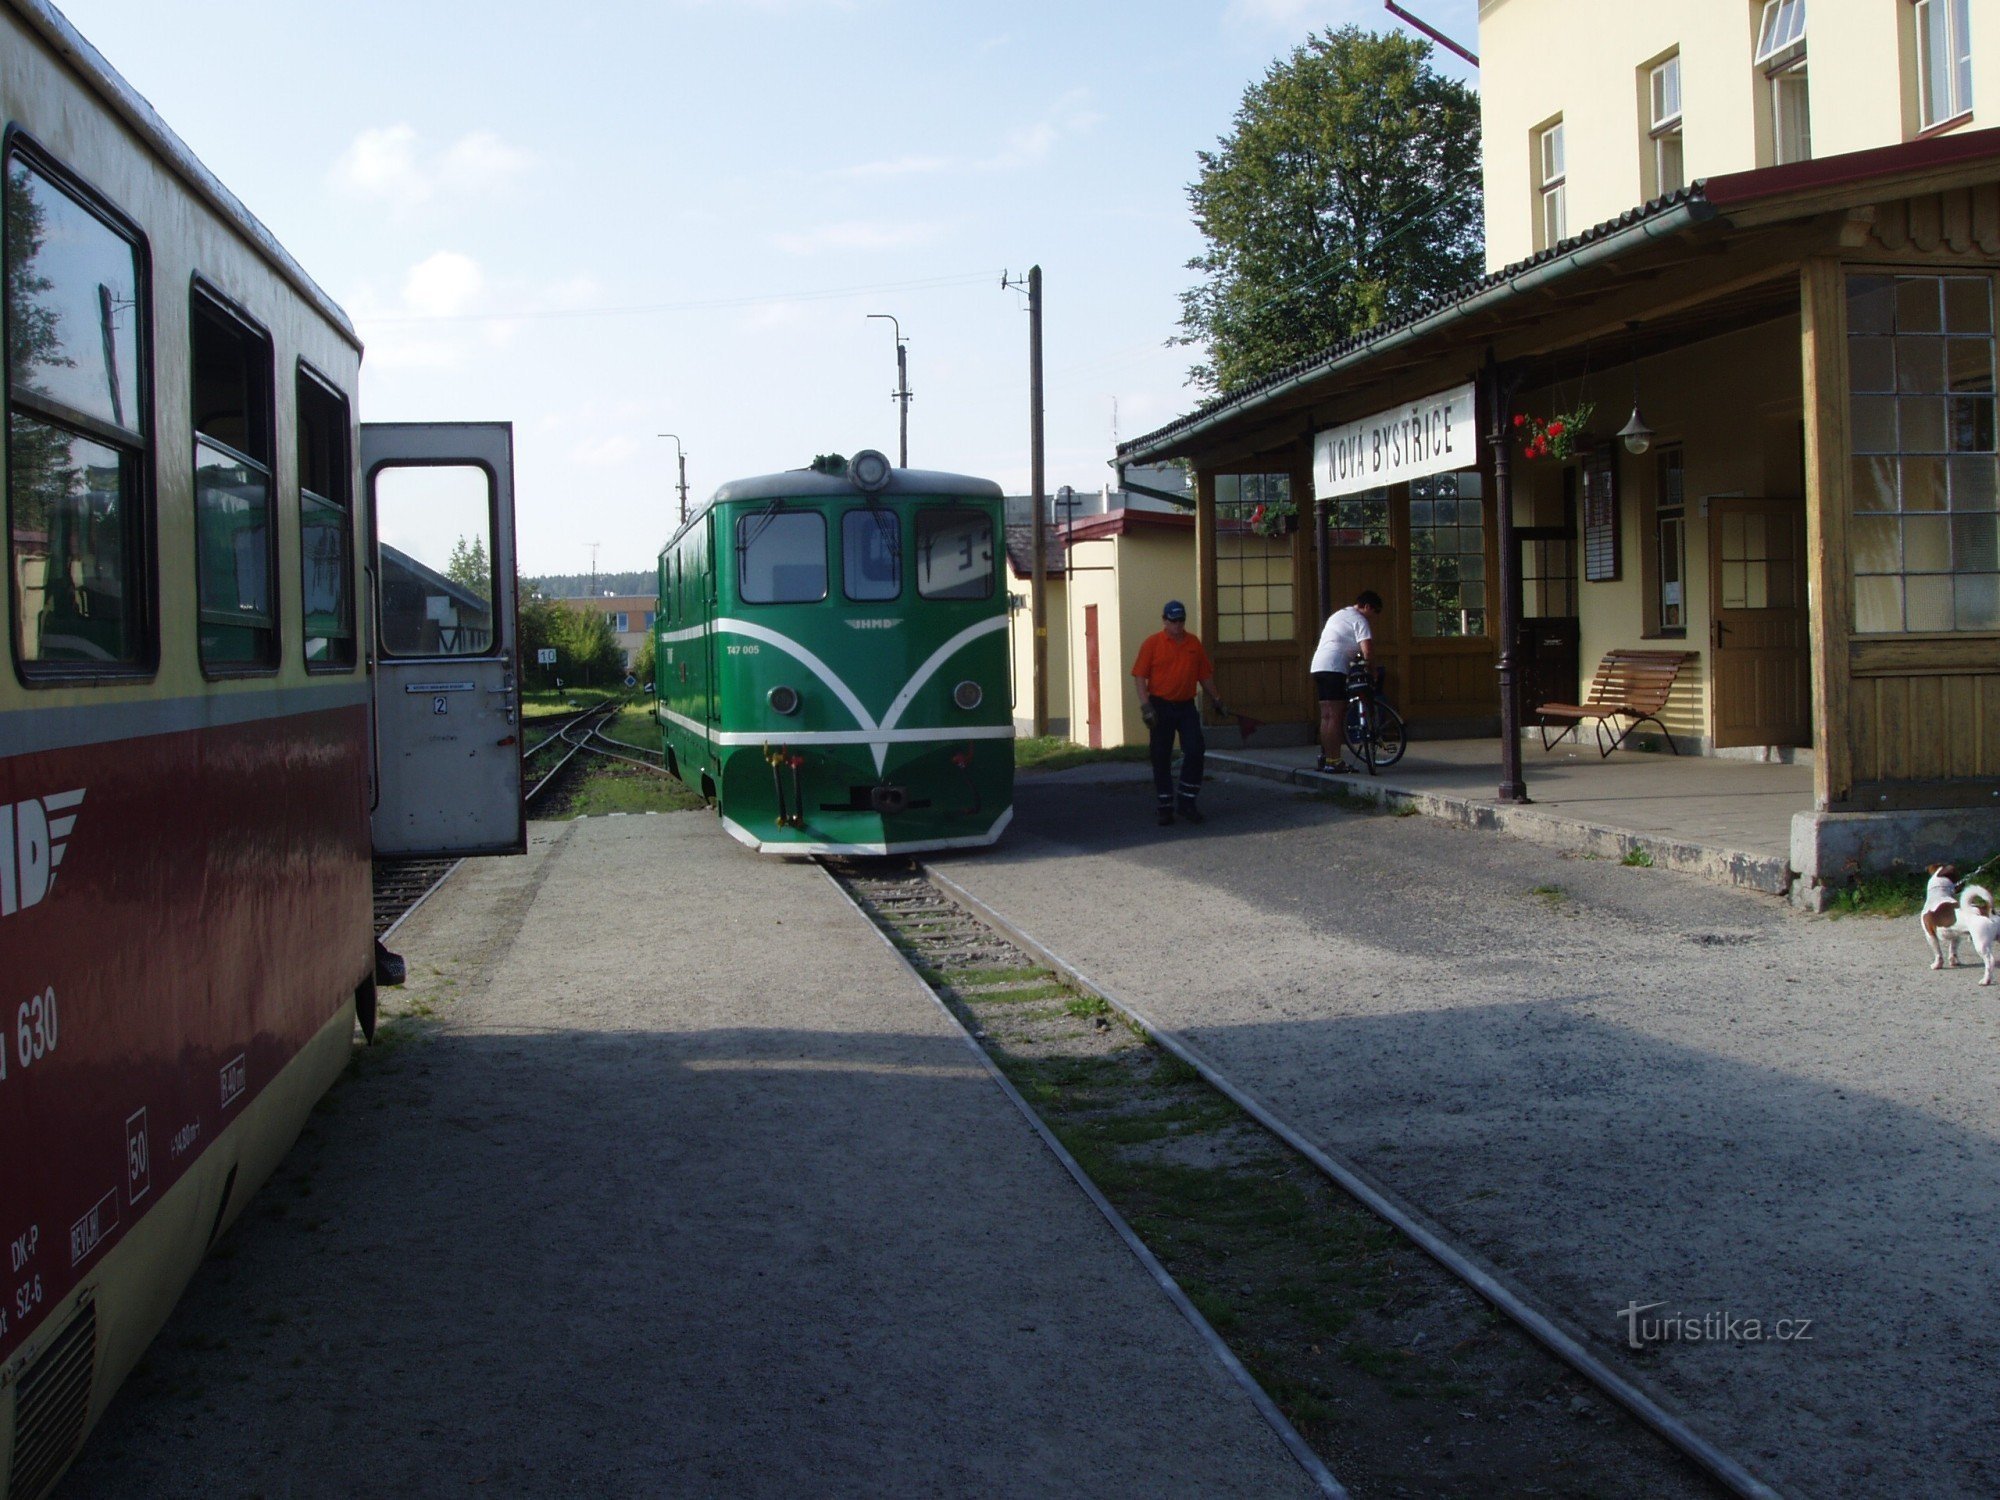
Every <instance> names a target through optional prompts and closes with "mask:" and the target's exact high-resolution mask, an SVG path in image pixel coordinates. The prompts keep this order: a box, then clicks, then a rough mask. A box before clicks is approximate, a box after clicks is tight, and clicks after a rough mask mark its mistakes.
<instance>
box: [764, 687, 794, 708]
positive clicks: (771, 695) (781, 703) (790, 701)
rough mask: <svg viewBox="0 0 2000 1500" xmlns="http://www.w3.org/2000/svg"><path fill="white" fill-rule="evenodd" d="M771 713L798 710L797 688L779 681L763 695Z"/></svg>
mask: <svg viewBox="0 0 2000 1500" xmlns="http://www.w3.org/2000/svg"><path fill="white" fill-rule="evenodd" d="M764 696H765V698H766V700H767V701H768V702H769V703H770V705H771V711H772V712H773V713H780V714H795V713H797V712H798V711H799V690H798V689H797V688H791V687H786V686H785V685H784V684H783V683H779V684H778V685H777V686H776V687H774V688H772V689H771V691H770V692H768V693H766V694H765V695H764Z"/></svg>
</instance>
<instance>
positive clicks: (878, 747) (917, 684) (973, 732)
mask: <svg viewBox="0 0 2000 1500" xmlns="http://www.w3.org/2000/svg"><path fill="white" fill-rule="evenodd" d="M1006 628H1007V617H1006V616H1005V615H995V616H994V617H993V618H992V619H990V620H981V621H979V622H978V623H977V624H973V625H968V626H966V627H965V629H963V630H961V631H959V632H958V634H957V635H954V636H953V637H952V638H951V639H950V640H948V641H946V642H945V643H944V644H943V645H942V646H940V647H938V648H937V650H935V651H933V652H932V653H931V654H930V656H929V657H927V658H926V659H925V661H924V663H923V665H922V666H920V667H918V668H917V670H916V671H914V672H912V673H911V674H910V677H909V680H908V681H907V682H905V683H904V684H903V686H902V689H901V690H900V691H899V692H898V693H897V694H896V696H895V698H894V699H892V700H891V701H890V704H889V708H888V711H887V712H886V713H884V714H883V716H882V718H881V719H880V720H879V721H878V720H876V718H875V717H874V716H873V715H872V714H870V713H869V712H868V710H867V709H866V708H865V707H863V706H862V702H861V699H860V697H859V696H858V695H857V694H856V693H855V691H854V689H852V688H851V687H849V686H848V685H847V684H846V683H845V682H844V681H842V680H841V677H840V674H839V673H838V672H836V671H834V670H833V668H832V667H830V666H828V665H827V664H826V663H825V662H824V661H821V660H820V658H819V657H818V656H816V655H814V654H813V653H812V652H811V651H809V650H807V649H806V648H805V647H804V646H801V645H800V644H799V643H798V642H797V641H795V640H793V639H792V638H791V637H790V636H787V635H784V634H782V633H781V632H779V631H776V630H773V629H771V628H770V627H769V626H768V625H759V624H756V623H755V622H754V621H751V620H737V619H730V618H724V619H720V620H717V621H716V622H715V625H714V630H715V633H716V634H717V635H742V636H748V637H749V638H750V639H751V640H753V641H762V642H764V643H766V644H768V645H772V646H776V647H777V648H778V649H779V650H780V651H784V652H786V653H788V654H789V655H791V656H792V657H794V658H795V659H796V660H797V661H798V662H799V663H800V664H801V665H802V666H804V667H805V668H806V669H807V670H808V671H809V672H811V673H812V674H813V675H814V676H815V677H817V678H819V680H820V681H821V682H823V683H825V684H826V686H827V687H829V688H831V689H832V690H833V695H834V696H835V697H836V698H838V699H839V700H840V701H841V703H842V704H843V705H844V706H845V707H846V709H847V711H848V712H849V713H851V714H853V715H854V719H855V723H856V724H858V725H859V726H860V727H859V728H857V729H817V730H802V731H799V732H797V733H794V734H773V733H769V732H753V733H745V732H742V731H739V730H729V731H724V732H718V733H714V734H711V733H710V731H709V729H708V726H707V725H705V724H702V723H699V722H698V721H696V720H694V719H690V718H688V717H687V716H686V715H684V714H677V713H675V712H674V711H673V710H672V709H670V708H667V707H665V706H664V705H662V706H661V708H660V714H661V716H662V717H664V718H667V719H670V720H672V721H673V722H674V723H676V724H678V725H680V726H681V728H683V729H685V730H687V731H688V732H689V733H690V734H700V735H707V736H708V737H709V738H711V739H713V740H714V741H715V742H716V743H717V744H719V745H760V744H765V743H768V742H769V741H771V740H774V739H782V740H783V741H784V742H785V743H786V744H788V745H866V746H868V747H869V749H870V750H871V751H872V752H873V754H874V756H875V770H876V772H877V773H878V774H879V773H880V772H881V770H882V767H883V765H884V764H885V763H886V761H887V759H888V755H889V746H890V745H892V744H909V743H912V742H917V741H923V740H996V739H1006V738H1011V737H1012V735H1013V733H1014V729H1013V726H1012V725H1011V724H1009V725H1000V724H992V725H982V726H979V727H977V728H968V729H898V728H897V727H896V722H897V721H898V720H899V719H901V718H902V717H903V714H904V712H905V711H906V710H907V709H908V708H909V706H910V704H911V703H912V702H914V701H915V699H916V696H917V693H918V691H919V690H920V689H921V688H922V687H923V685H924V684H925V683H926V682H928V681H930V679H931V678H932V677H933V676H935V675H936V674H937V671H938V669H939V668H940V667H942V666H943V665H944V664H945V663H946V662H948V661H950V660H951V658H952V657H953V656H955V655H957V654H958V652H960V651H961V650H963V649H964V648H965V647H967V646H969V645H971V644H972V642H974V641H976V640H978V639H979V638H980V637H981V636H985V635H991V634H992V633H993V632H994V631H996V630H1005V629H1006ZM702 634H703V627H701V626H699V625H696V626H692V627H690V628H688V629H686V630H673V631H665V630H663V631H661V632H660V642H661V644H662V645H674V644H676V643H678V642H680V641H687V640H698V639H700V637H701V636H702Z"/></svg>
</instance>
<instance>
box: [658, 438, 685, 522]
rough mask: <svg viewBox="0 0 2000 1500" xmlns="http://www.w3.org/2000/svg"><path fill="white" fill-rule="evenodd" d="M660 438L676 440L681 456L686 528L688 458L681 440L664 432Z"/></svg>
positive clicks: (682, 504) (682, 518)
mask: <svg viewBox="0 0 2000 1500" xmlns="http://www.w3.org/2000/svg"><path fill="white" fill-rule="evenodd" d="M659 436H661V437H663V438H674V452H675V453H676V454H677V455H678V456H679V458H680V461H681V524H682V525H683V526H685V525H687V518H688V456H687V454H686V452H685V451H684V450H683V449H682V448H681V440H680V439H679V438H677V437H674V435H673V434H672V433H671V432H663V433H660V434H659Z"/></svg>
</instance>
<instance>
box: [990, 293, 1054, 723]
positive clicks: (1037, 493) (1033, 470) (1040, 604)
mask: <svg viewBox="0 0 2000 1500" xmlns="http://www.w3.org/2000/svg"><path fill="white" fill-rule="evenodd" d="M1000 285H1001V286H1003V287H1008V286H1011V287H1016V288H1018V287H1019V286H1020V285H1021V283H1020V282H1018V281H1009V280H1008V278H1007V273H1006V272H1005V271H1002V272H1001V273H1000ZM1027 290H1028V444H1029V454H1028V467H1029V473H1030V477H1029V486H1030V488H1032V489H1033V490H1034V497H1033V498H1034V507H1035V509H1034V516H1033V524H1032V526H1031V527H1030V528H1029V542H1028V545H1029V547H1030V548H1031V549H1032V550H1033V552H1034V571H1033V572H1032V573H1031V574H1030V575H1029V576H1030V579H1031V581H1030V583H1029V585H1028V619H1029V623H1030V626H1031V628H1032V629H1033V631H1034V643H1035V652H1034V659H1035V706H1034V732H1035V734H1036V736H1037V737H1039V736H1041V735H1045V734H1047V733H1048V732H1049V610H1048V588H1049V569H1048V559H1047V558H1046V557H1044V556H1043V547H1044V545H1045V543H1046V541H1047V538H1048V517H1047V515H1046V514H1045V511H1046V510H1047V502H1046V501H1045V500H1044V499H1043V497H1042V483H1043V475H1042V268H1041V267H1040V266H1030V267H1028V284H1027Z"/></svg>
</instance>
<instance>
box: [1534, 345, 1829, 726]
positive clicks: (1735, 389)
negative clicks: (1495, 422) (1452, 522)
mask: <svg viewBox="0 0 2000 1500" xmlns="http://www.w3.org/2000/svg"><path fill="white" fill-rule="evenodd" d="M1632 377H1633V367H1632V366H1631V365H1629V364H1626V365H1616V366H1612V367H1610V368H1608V369H1606V370H1605V371H1604V372H1603V373H1602V374H1601V375H1595V376H1592V377H1591V378H1590V379H1589V381H1588V386H1587V389H1585V390H1584V391H1583V395H1584V396H1585V397H1586V398H1589V399H1594V400H1595V401H1596V402H1597V412H1596V414H1595V416H1594V417H1593V418H1592V420H1591V423H1590V429H1589V430H1590V432H1591V433H1592V434H1593V435H1594V436H1597V437H1599V438H1601V437H1603V436H1605V435H1607V434H1610V433H1612V432H1615V431H1617V430H1618V428H1620V427H1622V426H1623V425H1624V423H1625V419H1626V417H1627V416H1628V415H1629V414H1630V411H1631V405H1630V402H1631V399H1632V390H1633V379H1632ZM1638 391H1639V405H1640V409H1641V411H1642V412H1643V413H1644V415H1645V418H1646V421H1647V423H1648V424H1649V425H1650V426H1651V427H1652V428H1653V430H1654V432H1655V433H1656V434H1657V438H1656V445H1665V444H1668V443H1673V442H1679V443H1680V444H1681V445H1682V451H1683V454H1684V457H1685V480H1684V489H1685V495H1686V501H1687V576H1686V613H1687V622H1688V624H1687V635H1686V637H1685V638H1684V639H1676V638H1672V637H1664V638H1663V637H1659V636H1648V635H1647V634H1646V631H1647V613H1648V611H1647V609H1646V603H1645V599H1646V596H1645V581H1644V580H1645V573H1646V569H1647V564H1648V562H1649V560H1650V550H1649V544H1648V543H1647V542H1646V540H1645V535H1644V534H1645V532H1646V530H1647V526H1648V522H1649V520H1650V518H1651V515H1652V511H1651V506H1650V503H1649V502H1650V501H1651V499H1652V496H1653V486H1654V478H1655V474H1656V465H1657V459H1656V457H1655V455H1654V454H1653V453H1650V452H1649V453H1647V454H1645V455H1643V456H1640V457H1634V456H1632V455H1631V454H1628V453H1625V452H1624V451H1623V449H1622V448H1621V449H1620V450H1619V454H1618V485H1619V525H1620V535H1619V555H1620V571H1619V578H1618V581H1616V582H1614V583H1586V582H1583V581H1582V577H1583V560H1582V546H1583V543H1582V539H1581V537H1580V536H1579V539H1578V541H1577V576H1578V580H1579V581H1578V583H1577V593H1578V601H1579V602H1578V609H1579V612H1580V619H1581V621H1582V629H1581V642H1580V650H1579V669H1580V671H1581V674H1582V679H1583V680H1582V683H1581V687H1582V689H1583V690H1585V691H1588V689H1589V685H1590V679H1591V675H1592V674H1593V673H1594V672H1595V671H1596V670H1597V663H1598V661H1599V660H1600V659H1601V658H1602V657H1603V655H1604V653H1605V652H1607V651H1612V650H1619V649H1630V648H1642V649H1651V650H1687V651H1691V652H1694V653H1696V655H1697V656H1698V658H1699V659H1698V660H1697V661H1694V662H1690V663H1689V664H1688V666H1687V667H1685V668H1683V669H1682V673H1681V676H1680V679H1679V680H1678V681H1677V682H1676V683H1675V685H1674V696H1673V698H1672V699H1671V700H1670V702H1669V703H1668V711H1667V713H1666V714H1665V715H1664V716H1663V717H1664V718H1665V721H1666V724H1667V727H1668V729H1669V730H1671V731H1672V732H1673V734H1674V735H1675V737H1676V739H1677V740H1678V739H1679V738H1680V736H1682V735H1683V734H1685V735H1688V736H1691V737H1693V736H1700V737H1704V738H1705V737H1708V735H1709V726H1708V719H1707V699H1706V691H1705V689H1706V684H1707V680H1708V669H1709V651H1708V637H1709V609H1710V591H1709V565H1708V547H1709V528H1708V519H1707V517H1706V516H1704V515H1703V514H1702V508H1703V507H1702V500H1703V498H1704V497H1706V496H1710V495H1746V496H1764V497H1770V498H1780V497H1783V498H1791V497H1795V496H1796V497H1799V498H1800V503H1801V504H1803V503H1804V501H1803V496H1804V493H1805V488H1804V486H1805V476H1804V447H1803V435H1802V431H1801V426H1800V423H1801V416H1802V411H1803V404H1802V403H1803V397H1802V394H1801V391H1802V385H1801V374H1800V368H1799V323H1798V320H1797V319H1796V318H1785V319H1781V320H1779V321H1778V322H1775V323H1767V324H1763V325H1761V326H1760V327H1757V328H1751V329H1746V330H1744V331H1743V332H1741V333H1734V334H1727V335H1725V336H1723V337H1721V338H1716V339H1710V340H1707V341H1705V342H1703V343H1699V344H1694V345H1691V346H1689V347H1687V348H1684V349H1679V350H1675V351H1673V352H1671V353H1668V354H1663V355H1660V356H1658V357H1656V358H1653V359H1647V360H1642V361H1640V363H1639V366H1638ZM1578 399H1579V388H1578V387H1577V386H1576V385H1573V384H1565V385H1564V386H1562V387H1561V388H1559V389H1558V390H1554V391H1550V390H1541V391H1524V392H1522V393H1521V395H1520V396H1519V397H1518V398H1517V400H1516V407H1517V409H1518V410H1523V411H1527V412H1531V413H1534V414H1536V415H1539V416H1543V417H1546V416H1548V415H1550V414H1551V413H1552V412H1554V411H1555V410H1557V409H1558V408H1559V407H1560V408H1563V409H1568V408H1571V407H1573V406H1574V405H1575V404H1576V402H1577V400H1578ZM1515 464H1516V468H1515V475H1516V482H1515V520H1516V522H1517V523H1518V524H1520V525H1523V526H1530V525H1557V524H1560V522H1561V520H1562V467H1561V465H1559V464H1557V463H1555V462H1554V461H1553V460H1548V459H1543V460H1525V459H1522V458H1520V457H1519V456H1518V453H1517V455H1516V458H1515ZM1580 526H1581V518H1580V517H1579V529H1580ZM1531 706H1532V705H1531ZM1680 748H1681V749H1682V750H1683V751H1685V750H1690V749H1693V748H1694V746H1693V745H1691V744H1686V743H1683V744H1682V745H1681V747H1680Z"/></svg>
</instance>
